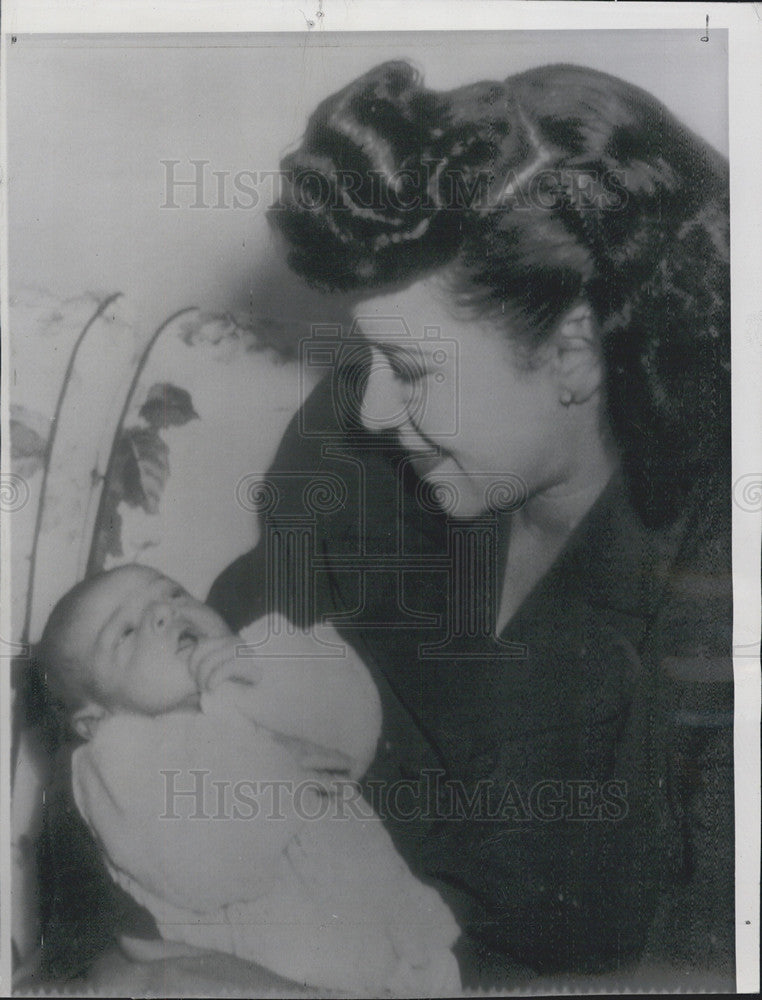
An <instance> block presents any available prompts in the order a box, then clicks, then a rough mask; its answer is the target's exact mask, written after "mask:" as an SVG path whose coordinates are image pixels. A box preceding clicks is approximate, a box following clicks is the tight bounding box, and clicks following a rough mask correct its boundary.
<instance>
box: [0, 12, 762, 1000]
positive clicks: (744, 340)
mask: <svg viewBox="0 0 762 1000" xmlns="http://www.w3.org/2000/svg"><path fill="white" fill-rule="evenodd" d="M465 9H466V2H465V0H436V2H435V0H291V2H285V0H153V2H147V0H48V2H41V0H5V2H4V3H3V9H2V22H1V23H0V27H1V28H2V36H3V37H2V39H1V40H0V55H2V56H3V58H2V59H0V88H2V91H1V93H2V96H1V97H0V115H1V116H2V117H1V118H0V170H2V174H0V224H2V232H1V233H0V299H1V301H0V322H1V323H2V331H3V349H4V351H5V350H7V330H8V268H7V260H8V256H7V249H8V242H7V198H6V194H5V192H6V187H5V183H4V179H5V178H6V177H7V176H8V173H7V159H6V157H7V146H6V142H5V138H6V133H5V122H6V116H5V72H6V69H5V65H6V60H5V58H4V56H5V52H6V46H7V45H8V44H10V38H9V36H11V35H13V34H21V33H25V32H33V33H44V34H53V33H65V34H74V33H85V32H89V33H108V34H114V33H127V32H130V33H134V32H176V33H183V34H185V33H196V32H244V31H247V32H265V31H280V32H303V33H307V32H309V31H388V30H394V31H395V32H399V31H425V30H437V31H469V30H484V29H487V30H522V29H535V30H537V29H545V30H551V31H559V30H564V29H576V30H579V29H583V30H584V29H589V30H596V29H607V28H608V29H628V28H629V29H637V28H664V29H667V28H695V29H696V34H697V40H698V38H699V36H700V35H701V34H703V32H704V27H705V18H706V16H707V15H708V16H709V19H710V27H709V30H710V33H711V30H712V28H728V29H729V77H730V78H729V95H730V98H729V99H730V177H731V251H732V288H733V297H732V344H733V371H732V386H733V416H734V427H733V481H734V483H735V484H736V485H737V486H738V484H739V483H740V482H741V480H742V477H756V478H755V479H753V480H749V481H750V482H752V483H756V484H757V485H756V489H757V495H758V493H759V490H760V482H761V481H762V399H761V394H760V386H762V302H761V301H760V294H759V286H760V277H759V266H760V261H762V201H760V199H759V197H758V194H757V192H758V187H759V181H758V176H757V175H758V171H759V164H760V163H762V97H761V96H760V95H762V5H760V4H758V3H751V4H741V3H732V4H730V3H729V4H714V3H710V4H700V3H669V2H668V3H627V4H621V5H620V4H616V3H611V2H576V3H574V4H571V3H555V2H537V0H535V2H531V0H530V2H526V0H525V2H515V0H468V16H467V17H464V11H465ZM309 21H311V22H312V25H311V26H310V25H309V23H308V22H309ZM390 26H393V28H390ZM6 357H7V355H6ZM9 383H10V368H9V365H7V364H5V365H3V366H2V383H0V385H1V387H2V401H1V403H0V408H1V410H2V419H3V431H4V433H3V440H5V441H7V440H8V438H7V436H6V434H5V431H6V430H7V426H8V424H7V417H8V388H9ZM6 452H7V449H3V454H2V459H1V462H2V465H1V466H0V468H2V472H3V474H5V472H6V471H7V469H8V465H9V463H8V458H7V455H6ZM751 489H752V492H753V489H754V487H753V486H752V487H751ZM737 501H738V493H737V494H736V503H735V504H734V508H733V590H734V644H735V645H734V648H735V651H736V655H735V657H734V669H735V681H736V712H735V760H736V824H737V830H736V872H737V875H736V916H737V945H738V955H737V977H738V978H737V987H736V988H737V990H738V992H739V993H744V992H752V993H753V992H757V991H758V990H759V984H760V980H759V940H760V937H759V935H760V927H759V914H760V908H759V876H760V799H761V796H760V785H761V782H760V751H759V735H760V730H759V720H760V672H759V640H760V565H759V560H760V545H761V543H762V510H744V509H743V508H742V507H740V506H739V504H738V502H737ZM751 506H752V507H753V506H754V503H753V502H752V504H751ZM758 506H759V504H758ZM7 520H8V519H7V518H5V519H3V521H2V522H1V523H0V545H1V546H2V549H3V551H4V552H5V553H7V552H8V545H9V544H10V537H9V526H8V524H7ZM3 563H4V565H6V566H7V565H8V564H9V560H8V558H7V556H6V558H5V559H4V560H3ZM8 586H9V581H8V580H7V579H6V576H5V574H3V573H0V635H6V634H7V635H9V634H10V629H9V618H10V604H9V601H8V600H7V599H6V598H7V594H8ZM755 637H756V638H755ZM755 643H756V650H757V655H756V656H753V655H752V656H749V655H743V652H744V651H745V652H747V653H748V650H749V648H750V646H751V647H753V646H754V644H755ZM742 647H743V649H742ZM0 664H2V661H0ZM9 705H10V680H9V675H8V671H7V670H6V669H4V668H3V669H0V713H2V714H1V715H0V885H2V886H3V887H5V886H7V885H8V881H7V879H8V876H9V873H10V825H9V813H8V808H9V790H10V781H9V778H10V772H9V752H10V731H9V726H8V725H7V724H6V722H7V714H8V709H7V708H6V706H9ZM9 971H10V895H9V892H8V891H7V889H6V890H5V891H4V892H3V893H2V894H0V994H7V993H8V992H10V979H9Z"/></svg>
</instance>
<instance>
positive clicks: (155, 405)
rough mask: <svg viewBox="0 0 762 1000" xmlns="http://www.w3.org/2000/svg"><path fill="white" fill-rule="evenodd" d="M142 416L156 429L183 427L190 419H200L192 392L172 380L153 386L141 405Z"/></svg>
mask: <svg viewBox="0 0 762 1000" xmlns="http://www.w3.org/2000/svg"><path fill="white" fill-rule="evenodd" d="M140 416H141V417H142V418H143V419H144V420H145V421H146V423H147V424H148V425H149V427H152V428H153V429H154V430H158V429H159V428H162V427H182V426H183V424H187V423H188V421H189V420H197V419H198V413H196V411H195V410H194V409H193V402H192V400H191V395H190V393H189V392H188V391H187V389H181V388H180V387H179V386H176V385H172V383H171V382H156V383H155V384H154V385H152V386H151V388H150V389H149V390H148V395H147V396H146V400H145V402H144V403H143V405H142V406H141V407H140Z"/></svg>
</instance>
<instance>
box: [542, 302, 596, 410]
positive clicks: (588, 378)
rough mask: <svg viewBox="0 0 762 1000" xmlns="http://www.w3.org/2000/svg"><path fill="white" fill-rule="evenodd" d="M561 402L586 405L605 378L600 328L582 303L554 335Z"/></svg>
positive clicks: (561, 323)
mask: <svg viewBox="0 0 762 1000" xmlns="http://www.w3.org/2000/svg"><path fill="white" fill-rule="evenodd" d="M553 340H554V343H555V349H556V350H555V361H556V369H557V371H556V374H557V379H558V386H559V400H560V401H561V402H562V403H563V404H564V406H570V405H571V404H572V403H585V402H587V400H588V399H590V397H591V396H592V395H593V394H594V393H595V392H596V391H597V390H598V389H599V388H600V384H601V379H602V378H603V369H602V366H601V357H600V350H599V338H598V328H597V325H596V322H595V317H594V316H593V312H592V309H591V308H590V306H589V305H588V304H587V303H586V302H581V303H579V304H578V305H576V306H574V308H573V309H570V310H569V312H567V313H566V314H565V315H564V317H563V318H562V319H561V321H560V323H559V324H558V326H557V328H556V331H555V333H554V335H553Z"/></svg>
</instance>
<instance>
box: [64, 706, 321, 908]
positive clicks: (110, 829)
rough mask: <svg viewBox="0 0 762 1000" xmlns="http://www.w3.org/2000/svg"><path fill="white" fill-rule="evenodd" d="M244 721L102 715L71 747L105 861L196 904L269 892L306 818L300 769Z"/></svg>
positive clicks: (84, 809) (159, 891) (81, 800)
mask: <svg viewBox="0 0 762 1000" xmlns="http://www.w3.org/2000/svg"><path fill="white" fill-rule="evenodd" d="M248 729H249V730H251V732H249V733H245V732H244V731H243V727H238V728H236V727H235V726H228V728H227V730H226V731H224V732H222V731H221V730H220V727H219V725H218V724H217V723H215V721H214V720H210V719H207V718H206V717H205V716H203V715H202V714H200V713H199V714H194V715H191V714H181V713H172V714H170V715H165V716H159V717H156V718H148V717H137V716H128V715H120V716H115V717H112V718H111V719H108V720H106V721H105V722H103V723H102V724H101V725H100V727H99V729H98V731H97V733H96V734H95V736H94V737H93V739H92V740H91V741H90V742H89V743H88V744H85V745H84V746H82V747H79V748H78V749H77V750H76V751H75V753H74V755H73V760H72V783H73V791H74V797H75V801H76V804H77V808H78V809H79V811H80V813H81V814H82V816H83V818H84V819H85V821H86V822H87V823H88V825H89V826H90V828H91V829H92V830H93V833H94V834H95V837H96V839H97V841H98V843H99V844H100V846H101V848H102V849H103V851H104V852H105V855H106V857H107V859H108V860H109V861H110V863H111V864H112V865H113V866H115V867H116V868H118V869H119V870H120V871H122V872H124V873H126V874H127V875H129V876H130V877H131V878H133V879H134V880H135V881H137V882H138V884H139V885H140V886H142V887H143V889H145V890H147V891H148V892H149V893H152V894H153V895H154V896H157V897H159V898H160V899H164V900H166V901H167V902H169V903H170V904H172V905H173V906H177V907H180V908H184V909H189V910H194V911H197V912H204V911H209V910H213V909H217V908H218V907H220V906H223V905H225V904H228V903H232V902H237V901H241V900H251V899H256V898H257V897H258V896H259V895H261V894H262V893H264V892H267V891H268V890H269V889H270V888H271V886H272V883H273V881H274V879H276V878H277V877H278V874H279V866H280V864H281V863H282V858H283V852H284V850H285V848H286V846H287V845H288V843H289V841H290V840H291V838H292V837H293V836H294V835H295V833H297V832H298V831H299V829H301V826H302V821H301V819H300V818H299V816H298V814H297V812H298V810H297V809H296V808H295V802H294V792H293V790H294V789H295V788H296V787H297V783H298V781H299V779H300V777H301V775H300V773H299V772H298V771H296V770H295V769H294V765H293V762H292V760H291V758H290V756H289V755H288V754H287V753H285V752H284V750H283V748H281V747H279V746H278V745H277V744H275V743H274V742H273V741H272V740H271V739H270V738H269V737H267V736H266V735H264V734H256V733H254V732H253V730H254V727H252V726H251V725H250V724H248ZM314 794H317V792H314ZM302 806H304V807H305V808H307V806H306V805H305V804H304V803H302Z"/></svg>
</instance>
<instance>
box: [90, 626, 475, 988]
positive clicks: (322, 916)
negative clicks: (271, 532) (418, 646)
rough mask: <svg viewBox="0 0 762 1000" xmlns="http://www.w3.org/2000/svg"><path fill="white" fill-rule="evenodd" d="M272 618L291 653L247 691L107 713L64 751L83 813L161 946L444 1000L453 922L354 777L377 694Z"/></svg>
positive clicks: (251, 633) (329, 634)
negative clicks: (146, 712) (165, 709)
mask: <svg viewBox="0 0 762 1000" xmlns="http://www.w3.org/2000/svg"><path fill="white" fill-rule="evenodd" d="M276 624H277V627H278V629H279V630H280V632H281V635H280V636H279V639H278V649H279V650H283V651H284V652H286V651H287V653H288V656H287V657H286V656H277V657H265V658H261V657H258V658H257V659H256V661H254V660H253V659H249V660H248V661H247V659H246V658H245V657H244V658H242V660H241V662H242V663H246V662H249V663H251V664H252V666H253V665H254V664H255V663H256V670H257V676H259V675H260V671H261V676H260V677H259V680H258V682H257V683H255V684H245V683H240V682H238V681H231V680H228V681H224V682H223V683H221V684H220V685H219V686H218V687H217V688H215V689H214V690H213V691H211V692H207V693H204V694H203V695H202V698H201V711H199V712H171V713H167V714H164V715H160V716H155V717H148V716H142V715H132V714H127V713H118V714H115V715H112V716H110V717H108V718H106V719H105V720H104V721H103V722H102V723H101V724H100V725H99V726H98V728H97V731H96V732H95V734H94V736H93V738H92V739H91V740H90V741H89V742H88V743H86V744H84V745H83V746H81V747H79V748H77V750H75V752H74V755H73V758H72V777H73V786H74V796H75V800H76V803H77V807H78V809H79V811H80V813H81V814H82V816H83V817H84V819H85V820H86V822H87V823H88V824H89V826H90V828H91V829H92V831H93V833H94V835H95V837H96V840H97V841H98V842H99V844H100V846H101V847H102V849H103V852H104V855H105V858H106V862H107V864H108V867H109V871H110V872H111V874H112V877H113V878H114V879H115V881H117V882H118V883H119V884H120V885H122V887H123V888H124V889H125V890H126V891H127V892H129V893H130V894H131V895H132V896H133V898H134V899H136V900H137V902H139V903H140V904H141V905H143V906H145V907H146V908H147V909H148V910H149V911H150V912H151V914H152V915H153V917H154V919H155V920H156V923H157V926H158V929H159V933H160V934H161V936H162V938H164V939H165V940H166V941H173V942H179V943H183V944H187V945H193V946H196V947H200V948H205V949H213V950H217V951H223V952H227V953H231V954H234V955H236V956H238V957H239V958H243V959H247V960H250V961H254V962H257V963H259V964H260V965H262V966H264V967H266V968H268V969H270V970H272V971H273V972H276V973H278V974H279V975H281V976H284V977H286V978H287V979H291V980H294V981H296V982H298V983H301V984H303V985H307V986H312V987H317V988H326V989H331V990H339V991H346V992H347V993H350V994H354V995H365V996H372V995H380V994H387V995H408V996H436V995H448V994H450V995H452V994H454V993H456V992H458V991H459V989H460V977H459V974H458V967H457V962H456V960H455V957H454V955H453V953H452V951H451V947H452V945H453V944H454V942H455V940H456V939H457V937H458V933H459V931H458V927H457V925H456V923H455V920H454V919H453V917H452V914H451V913H450V911H449V909H448V908H447V907H446V906H445V904H444V903H443V901H442V900H441V898H440V897H439V895H438V893H437V892H436V891H435V890H434V889H431V888H429V887H427V886H425V885H423V883H421V882H420V881H419V880H418V879H416V878H415V877H414V876H413V875H412V873H411V872H410V870H409V869H408V867H407V865H406V864H405V862H404V861H403V860H402V858H401V857H400V855H399V854H398V853H397V851H396V849H395V848H394V845H393V844H392V841H391V839H390V837H389V835H388V833H387V832H386V830H385V829H384V827H383V824H382V823H381V820H380V819H379V818H378V816H377V815H376V814H375V813H374V812H373V810H372V809H371V807H370V805H369V804H368V803H367V801H365V800H364V799H362V798H360V796H359V792H358V790H357V788H356V786H355V785H354V784H353V782H352V779H357V778H359V777H361V776H362V774H363V773H364V771H365V769H366V768H367V766H368V764H369V763H370V761H371V760H372V757H373V754H374V752H375V747H376V743H377V740H378V737H379V733H380V723H381V711H380V702H379V698H378V693H377V691H376V689H375V686H374V684H373V682H372V680H371V678H370V676H369V674H368V672H367V670H366V668H365V666H364V665H363V664H362V662H361V661H360V660H359V659H358V658H357V656H356V654H354V653H353V652H352V650H351V648H350V647H348V646H344V648H343V655H341V649H339V651H338V655H336V651H335V650H333V651H332V650H331V649H330V648H329V647H327V646H326V645H324V644H322V645H321V644H320V643H319V642H318V641H317V640H316V639H315V637H314V636H313V635H312V634H304V633H297V634H295V635H291V636H285V637H284V629H283V624H284V623H283V622H282V620H278V621H277V623H276ZM266 625H267V623H266V622H265V621H264V620H260V621H259V622H256V623H254V625H253V626H251V628H249V629H247V630H245V631H244V632H242V633H241V638H242V641H243V642H245V643H261V640H262V636H263V634H264V633H263V628H266ZM270 625H271V627H272V622H271V623H270ZM321 638H323V639H326V638H327V639H328V640H332V641H333V642H334V643H336V644H337V645H338V646H339V647H340V646H341V641H340V639H339V637H338V635H337V634H336V633H335V632H334V631H333V630H330V631H329V630H327V629H323V630H322V632H321ZM259 648H262V647H261V646H260V647H259ZM326 652H328V654H331V653H333V654H334V655H326ZM342 772H343V773H342ZM337 779H338V780H337Z"/></svg>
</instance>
